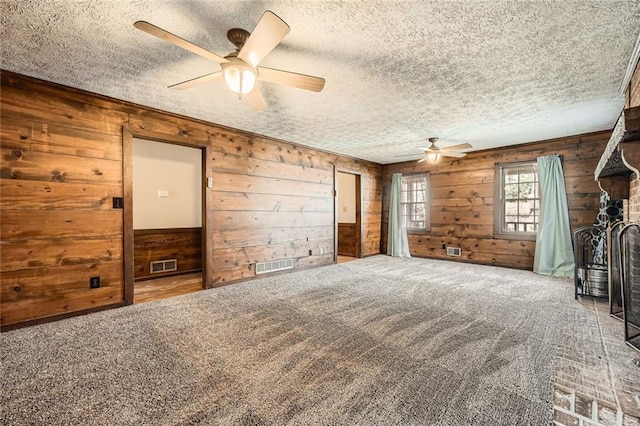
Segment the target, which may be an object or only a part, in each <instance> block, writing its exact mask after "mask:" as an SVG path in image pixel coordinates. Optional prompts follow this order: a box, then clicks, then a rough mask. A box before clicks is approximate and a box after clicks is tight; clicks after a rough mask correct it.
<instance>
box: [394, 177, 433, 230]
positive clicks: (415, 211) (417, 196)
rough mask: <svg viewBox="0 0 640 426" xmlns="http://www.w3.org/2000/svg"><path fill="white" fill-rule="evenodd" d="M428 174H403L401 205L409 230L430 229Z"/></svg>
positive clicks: (404, 222)
mask: <svg viewBox="0 0 640 426" xmlns="http://www.w3.org/2000/svg"><path fill="white" fill-rule="evenodd" d="M427 184H428V179H427V175H426V174H420V175H410V176H403V178H402V193H401V197H400V207H401V213H402V220H403V225H404V227H405V228H406V229H407V231H427V230H429V202H428V200H429V198H428V193H427Z"/></svg>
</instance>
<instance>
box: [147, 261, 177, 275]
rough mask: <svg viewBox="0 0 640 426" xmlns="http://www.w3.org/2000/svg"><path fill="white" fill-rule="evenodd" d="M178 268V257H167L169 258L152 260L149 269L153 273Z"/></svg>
mask: <svg viewBox="0 0 640 426" xmlns="http://www.w3.org/2000/svg"><path fill="white" fill-rule="evenodd" d="M177 270H178V260H177V259H167V260H156V261H153V262H151V264H150V266H149V271H150V272H151V273H152V274H157V273H160V272H171V271H177Z"/></svg>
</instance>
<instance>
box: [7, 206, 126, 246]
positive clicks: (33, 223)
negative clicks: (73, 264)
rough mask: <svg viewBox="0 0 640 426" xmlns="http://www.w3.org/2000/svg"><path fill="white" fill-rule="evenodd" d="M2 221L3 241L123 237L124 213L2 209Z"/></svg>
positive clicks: (110, 211) (119, 211)
mask: <svg viewBox="0 0 640 426" xmlns="http://www.w3.org/2000/svg"><path fill="white" fill-rule="evenodd" d="M0 221H2V226H1V227H0V238H1V239H2V241H12V240H13V241H16V240H34V239H51V238H57V239H59V238H74V237H77V238H82V239H91V238H108V237H118V238H119V237H120V236H121V235H122V210H109V211H79V210H49V211H46V212H42V211H38V210H24V211H20V210H2V211H0Z"/></svg>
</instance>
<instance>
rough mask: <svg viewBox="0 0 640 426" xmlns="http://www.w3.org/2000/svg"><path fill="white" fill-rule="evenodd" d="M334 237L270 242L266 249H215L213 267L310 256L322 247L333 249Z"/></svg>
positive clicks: (250, 247) (256, 247)
mask: <svg viewBox="0 0 640 426" xmlns="http://www.w3.org/2000/svg"><path fill="white" fill-rule="evenodd" d="M330 247H333V238H331V239H326V240H314V241H309V242H306V241H297V242H294V243H285V244H270V245H269V246H268V248H267V250H265V249H264V248H263V247H262V246H247V247H241V248H224V249H214V257H213V267H214V269H216V268H228V267H235V266H240V265H248V264H255V263H256V262H266V261H270V260H281V259H291V258H299V257H306V256H310V255H309V254H308V253H309V250H311V251H312V253H318V254H319V253H320V248H323V249H324V250H325V251H332V250H330Z"/></svg>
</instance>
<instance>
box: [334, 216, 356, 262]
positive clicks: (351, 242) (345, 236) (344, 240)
mask: <svg viewBox="0 0 640 426" xmlns="http://www.w3.org/2000/svg"><path fill="white" fill-rule="evenodd" d="M338 254H340V255H342V256H354V257H355V256H357V254H356V224H355V223H339V224H338Z"/></svg>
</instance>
